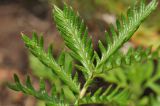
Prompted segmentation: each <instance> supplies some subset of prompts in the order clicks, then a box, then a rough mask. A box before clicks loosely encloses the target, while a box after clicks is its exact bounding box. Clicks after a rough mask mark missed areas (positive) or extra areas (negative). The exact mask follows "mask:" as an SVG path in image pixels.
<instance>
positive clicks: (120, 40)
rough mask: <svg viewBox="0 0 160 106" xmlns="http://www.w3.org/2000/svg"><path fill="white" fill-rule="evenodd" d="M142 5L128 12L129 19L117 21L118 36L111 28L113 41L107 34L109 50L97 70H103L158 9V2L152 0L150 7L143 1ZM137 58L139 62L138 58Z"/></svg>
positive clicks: (124, 18)
mask: <svg viewBox="0 0 160 106" xmlns="http://www.w3.org/2000/svg"><path fill="white" fill-rule="evenodd" d="M140 4H141V5H140V6H139V8H138V7H137V6H136V5H135V6H133V8H131V9H129V10H128V18H126V17H125V16H124V15H121V21H117V30H118V32H117V34H116V31H115V30H116V29H114V28H113V27H111V28H110V31H111V33H112V36H113V37H112V39H113V40H112V41H111V38H110V37H111V36H109V34H108V33H107V32H106V40H107V49H106V52H105V53H102V57H101V61H100V62H98V63H97V66H96V70H99V69H101V67H102V65H104V63H105V62H106V61H107V60H108V58H109V57H110V56H111V55H113V54H114V52H116V51H117V50H118V49H119V48H120V47H121V46H122V45H123V44H124V43H125V42H127V41H128V40H129V39H130V38H131V37H132V35H133V34H134V33H135V31H136V30H137V29H138V28H139V26H140V25H141V23H142V22H143V21H144V20H145V19H146V18H147V17H148V16H149V15H150V14H151V13H152V12H153V10H155V9H156V7H157V0H152V1H151V2H150V3H149V4H148V5H145V4H144V1H143V0H142V2H141V3H140ZM136 58H137V60H139V57H138V56H137V57H136Z"/></svg>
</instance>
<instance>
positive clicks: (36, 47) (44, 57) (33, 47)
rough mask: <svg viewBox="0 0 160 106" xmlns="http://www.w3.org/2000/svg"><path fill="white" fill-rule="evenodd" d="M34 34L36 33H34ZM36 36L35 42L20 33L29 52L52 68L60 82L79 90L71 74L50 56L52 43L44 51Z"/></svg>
mask: <svg viewBox="0 0 160 106" xmlns="http://www.w3.org/2000/svg"><path fill="white" fill-rule="evenodd" d="M34 36H36V34H34ZM34 38H36V39H37V40H38V41H37V40H36V42H35V40H34V39H29V38H28V37H27V36H26V35H24V34H23V35H22V39H23V40H24V43H25V45H26V47H27V48H28V49H29V50H30V51H31V53H32V54H33V55H34V56H36V57H37V58H38V59H39V60H40V61H41V62H42V63H43V64H44V65H46V66H47V67H48V68H50V69H51V70H52V72H53V73H54V74H56V75H58V77H59V78H60V80H61V81H62V82H64V83H65V84H66V85H67V86H69V88H70V89H71V90H72V91H73V92H75V93H78V92H79V87H78V85H77V84H76V83H74V82H73V80H72V78H71V75H68V74H67V73H66V71H64V69H63V68H62V67H61V66H60V65H59V64H58V63H57V62H56V61H55V59H54V58H53V56H52V45H50V46H49V48H48V53H45V51H44V50H43V49H42V47H40V44H39V43H40V42H39V39H38V37H34Z"/></svg>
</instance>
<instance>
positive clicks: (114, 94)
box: [80, 86, 129, 105]
mask: <svg viewBox="0 0 160 106" xmlns="http://www.w3.org/2000/svg"><path fill="white" fill-rule="evenodd" d="M128 97H129V92H128V90H122V91H120V90H119V88H118V87H117V88H112V86H110V87H108V88H107V89H106V90H105V91H104V92H102V88H99V89H98V90H97V91H96V92H95V93H94V94H93V95H91V93H88V94H87V95H86V96H85V97H84V98H83V99H82V100H81V101H80V104H107V105H109V104H117V105H126V104H127V100H128Z"/></svg>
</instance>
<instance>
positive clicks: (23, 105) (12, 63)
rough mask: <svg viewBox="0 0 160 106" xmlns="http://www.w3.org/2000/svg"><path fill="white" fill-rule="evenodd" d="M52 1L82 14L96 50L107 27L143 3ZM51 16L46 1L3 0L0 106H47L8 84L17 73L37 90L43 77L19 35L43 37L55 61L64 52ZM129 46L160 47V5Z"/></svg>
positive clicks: (0, 0)
mask: <svg viewBox="0 0 160 106" xmlns="http://www.w3.org/2000/svg"><path fill="white" fill-rule="evenodd" d="M52 1H53V3H54V4H56V5H58V6H59V7H61V8H62V7H63V2H66V3H67V4H70V5H71V6H72V7H73V8H74V10H75V11H79V13H80V16H81V17H82V18H83V19H84V20H85V23H86V24H87V26H88V27H89V33H90V35H91V36H92V38H93V42H94V48H95V49H96V50H97V40H98V39H101V40H102V41H103V38H104V31H105V30H107V29H108V26H109V25H110V24H111V23H112V24H115V21H116V18H118V17H119V16H120V15H121V13H125V12H126V10H127V8H128V6H129V5H133V4H135V3H136V2H137V1H140V0H52ZM159 1H160V0H159ZM147 2H149V0H147ZM51 14H52V10H51V5H50V4H49V3H48V1H47V0H0V106H44V105H43V102H41V101H36V100H35V99H34V98H32V97H28V96H26V95H23V94H21V93H17V92H14V91H11V90H9V89H8V88H7V87H6V83H7V82H11V81H12V79H13V74H14V73H18V75H19V76H20V79H22V80H24V79H25V76H26V75H30V76H31V77H32V79H33V83H34V85H35V86H37V82H38V77H37V76H41V75H43V72H42V73H40V72H37V71H38V70H36V69H34V68H33V67H35V65H34V62H33V61H34V60H33V58H32V56H30V54H29V53H28V51H27V49H26V48H25V46H24V44H23V42H22V40H21V35H20V33H25V34H27V35H29V36H31V33H32V32H33V31H35V32H37V33H39V34H40V33H42V34H43V35H44V39H45V47H47V46H48V45H49V44H50V43H52V44H53V47H54V56H55V57H56V56H57V55H58V54H59V53H60V51H61V50H62V49H63V48H64V43H63V41H62V39H61V38H60V36H59V33H58V31H57V30H56V28H55V24H54V21H53V20H52V15H51ZM126 45H131V46H133V47H137V45H140V46H142V47H144V48H145V47H148V46H150V45H153V48H157V47H158V45H160V5H159V6H158V8H157V10H156V11H155V12H154V13H153V14H152V15H151V16H150V17H149V18H148V19H147V21H145V22H144V23H143V24H142V26H141V27H140V29H139V30H138V31H137V32H136V34H135V36H134V37H132V39H131V40H130V42H129V43H128V44H126ZM32 65H33V67H32ZM37 69H38V68H37ZM46 76H47V75H46Z"/></svg>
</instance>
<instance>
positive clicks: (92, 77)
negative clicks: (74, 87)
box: [75, 75, 94, 105]
mask: <svg viewBox="0 0 160 106" xmlns="http://www.w3.org/2000/svg"><path fill="white" fill-rule="evenodd" d="M93 79H94V76H93V75H91V76H90V77H89V78H88V79H87V81H86V83H85V84H84V86H83V88H82V90H81V91H80V93H79V97H78V100H77V101H76V103H75V104H77V105H78V104H79V100H80V99H82V98H83V97H84V95H85V94H86V92H87V89H88V87H89V85H90V84H91V83H92V81H93Z"/></svg>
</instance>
